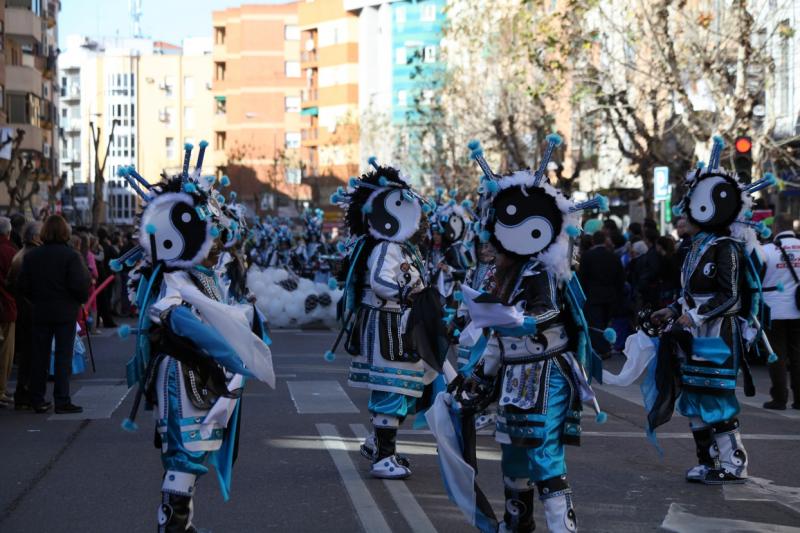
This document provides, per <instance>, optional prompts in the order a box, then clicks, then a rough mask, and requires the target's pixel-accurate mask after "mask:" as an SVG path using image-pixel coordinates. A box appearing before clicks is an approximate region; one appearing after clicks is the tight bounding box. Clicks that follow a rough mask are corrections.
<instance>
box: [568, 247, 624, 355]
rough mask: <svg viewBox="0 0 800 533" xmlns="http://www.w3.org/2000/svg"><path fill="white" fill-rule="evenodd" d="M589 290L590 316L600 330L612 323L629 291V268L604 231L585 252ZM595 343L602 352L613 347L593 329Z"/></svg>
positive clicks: (583, 275)
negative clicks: (627, 278)
mask: <svg viewBox="0 0 800 533" xmlns="http://www.w3.org/2000/svg"><path fill="white" fill-rule="evenodd" d="M578 277H579V279H580V282H581V285H582V286H583V290H584V292H585V293H586V307H585V312H586V320H587V322H589V326H591V327H592V328H597V329H600V330H603V329H605V328H606V327H608V324H609V322H610V321H611V318H612V316H614V315H615V314H617V313H616V311H617V309H616V306H619V305H621V303H622V300H623V299H624V294H625V272H624V270H623V269H622V262H621V261H620V259H619V257H617V255H616V254H615V253H614V252H612V251H611V250H610V249H609V248H608V247H607V246H606V235H605V233H604V232H602V231H598V232H596V233H595V234H594V235H592V247H591V248H590V249H588V250H586V251H585V252H584V253H583V255H582V256H581V264H580V270H579V272H578ZM591 334H592V345H593V346H594V347H595V349H597V351H598V353H600V354H601V355H604V354H607V353H608V352H609V351H610V349H611V347H610V346H609V344H608V341H606V340H605V338H603V335H602V334H601V333H599V332H596V331H592V332H591Z"/></svg>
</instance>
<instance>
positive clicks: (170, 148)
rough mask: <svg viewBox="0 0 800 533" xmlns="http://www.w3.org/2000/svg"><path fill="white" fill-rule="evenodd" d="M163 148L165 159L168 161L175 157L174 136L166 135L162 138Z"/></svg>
mask: <svg viewBox="0 0 800 533" xmlns="http://www.w3.org/2000/svg"><path fill="white" fill-rule="evenodd" d="M164 148H165V149H166V155H167V159H169V160H170V161H171V160H173V159H175V138H174V137H167V138H166V139H164Z"/></svg>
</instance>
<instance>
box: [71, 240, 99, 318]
mask: <svg viewBox="0 0 800 533" xmlns="http://www.w3.org/2000/svg"><path fill="white" fill-rule="evenodd" d="M74 237H75V236H74V235H73V238H74ZM78 238H79V239H80V247H79V249H78V251H79V252H80V253H81V257H82V258H83V260H84V261H85V262H86V268H88V269H89V278H90V279H91V283H90V284H89V294H91V293H92V292H93V291H94V289H95V288H96V287H97V283H98V282H97V279H98V277H99V274H98V271H97V260H96V259H95V256H94V252H92V250H93V249H94V248H96V246H93V245H96V239H95V237H94V236H93V235H89V234H88V233H81V234H80V235H78ZM86 312H87V313H88V316H87V317H86V329H87V330H92V331H93V328H92V324H97V303H95V302H92V305H91V307H89V308H88V309H87V310H86Z"/></svg>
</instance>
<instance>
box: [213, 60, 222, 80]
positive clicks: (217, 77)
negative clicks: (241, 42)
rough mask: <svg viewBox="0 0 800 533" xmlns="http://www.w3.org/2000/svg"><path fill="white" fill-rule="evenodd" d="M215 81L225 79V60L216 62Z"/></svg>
mask: <svg viewBox="0 0 800 533" xmlns="http://www.w3.org/2000/svg"><path fill="white" fill-rule="evenodd" d="M214 81H225V62H224V61H218V62H216V63H214Z"/></svg>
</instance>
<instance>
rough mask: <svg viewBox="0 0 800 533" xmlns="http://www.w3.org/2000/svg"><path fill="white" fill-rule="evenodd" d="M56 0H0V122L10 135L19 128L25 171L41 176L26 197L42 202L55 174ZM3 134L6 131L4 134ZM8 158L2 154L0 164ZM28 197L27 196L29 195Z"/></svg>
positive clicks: (3, 200)
mask: <svg viewBox="0 0 800 533" xmlns="http://www.w3.org/2000/svg"><path fill="white" fill-rule="evenodd" d="M60 9H61V4H60V2H59V1H58V0H5V3H4V6H3V7H1V8H0V13H1V14H0V17H1V19H2V21H3V27H2V30H3V31H2V33H0V47H1V49H2V56H0V57H2V61H0V62H1V63H2V66H0V107H2V110H0V127H2V128H4V130H3V131H5V132H6V133H11V134H13V135H14V136H16V131H17V130H22V131H23V132H24V137H23V141H22V143H21V144H20V149H19V153H18V154H17V155H18V156H19V157H22V158H23V160H24V162H25V166H27V167H29V168H30V171H29V174H28V176H29V177H30V178H32V179H33V180H38V181H40V182H41V184H42V185H43V186H42V193H41V194H40V195H39V197H38V199H36V200H35V201H32V202H31V205H33V206H35V207H37V208H38V207H42V205H41V203H40V202H42V201H45V202H46V201H47V191H48V187H47V186H44V185H53V184H54V183H56V181H57V180H58V168H57V138H58V116H57V113H56V106H57V102H58V91H57V80H56V60H57V57H58V41H57V18H58V12H59V11H60ZM6 138H7V137H6ZM7 164H9V160H8V159H3V160H0V165H7ZM32 200H33V199H32ZM0 205H3V206H7V205H9V197H8V191H7V189H6V188H5V187H2V188H0Z"/></svg>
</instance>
